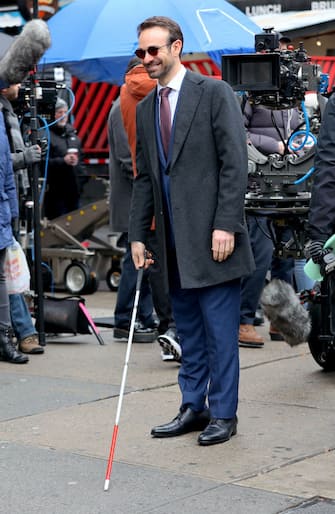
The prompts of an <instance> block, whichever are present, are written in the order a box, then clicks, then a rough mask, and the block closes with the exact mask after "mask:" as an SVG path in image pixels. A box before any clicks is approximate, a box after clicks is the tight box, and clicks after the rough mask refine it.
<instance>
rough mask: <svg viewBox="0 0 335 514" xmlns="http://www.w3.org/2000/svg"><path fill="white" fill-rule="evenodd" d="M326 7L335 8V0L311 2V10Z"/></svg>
mask: <svg viewBox="0 0 335 514" xmlns="http://www.w3.org/2000/svg"><path fill="white" fill-rule="evenodd" d="M325 9H335V1H334V0H330V1H327V2H325V1H323V2H311V10H312V11H316V10H320V11H321V10H325Z"/></svg>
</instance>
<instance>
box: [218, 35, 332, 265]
mask: <svg viewBox="0 0 335 514" xmlns="http://www.w3.org/2000/svg"><path fill="white" fill-rule="evenodd" d="M279 38H280V35H279V34H278V33H276V32H273V30H272V29H265V31H264V32H263V33H261V34H256V36H255V51H256V53H254V54H238V55H224V56H222V78H223V79H224V80H226V81H227V82H228V83H229V84H230V85H231V86H232V88H233V90H234V91H236V92H239V93H242V94H243V101H244V100H246V99H247V100H248V102H249V103H250V104H251V105H262V107H264V108H268V109H271V110H279V109H292V108H299V109H300V110H301V112H302V114H303V119H302V123H301V127H299V128H298V130H297V131H295V132H294V133H293V134H292V135H291V137H290V139H289V141H285V144H286V151H285V154H284V155H280V154H279V153H278V154H271V155H264V154H263V153H261V152H259V151H258V150H257V149H256V148H255V147H254V146H253V145H252V143H250V142H248V173H249V188H248V193H247V194H246V211H247V212H249V213H251V214H254V215H260V216H267V217H268V218H270V219H271V222H272V223H271V227H274V229H275V230H274V232H275V233H273V232H272V233H271V236H272V238H273V241H274V245H275V252H276V254H277V255H278V256H280V257H294V258H301V257H303V249H304V245H305V233H306V230H305V228H306V222H307V213H308V208H309V203H310V196H311V193H310V191H311V185H312V181H313V162H314V154H315V143H316V137H317V133H318V129H319V125H320V109H319V108H318V109H317V112H314V113H313V115H311V114H310V113H308V112H307V109H306V108H305V94H306V92H307V91H314V92H315V91H317V92H318V94H317V95H318V101H319V99H320V96H321V94H324V93H326V91H327V87H328V80H327V78H328V76H327V75H325V74H323V73H321V70H320V67H319V65H315V64H313V63H311V62H310V58H309V57H308V55H307V53H306V51H305V49H304V48H303V44H302V43H300V44H299V48H298V49H297V50H295V49H294V48H293V46H292V45H290V46H288V48H285V49H280V48H279V47H280V41H279ZM314 96H316V95H315V94H314ZM243 101H242V102H241V103H242V110H243ZM300 129H301V130H300ZM285 229H289V230H290V232H291V238H290V239H289V241H287V240H286V241H285V242H283V241H282V240H281V234H282V233H283V232H284V231H285ZM286 233H287V230H286Z"/></svg>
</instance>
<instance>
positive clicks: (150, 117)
mask: <svg viewBox="0 0 335 514" xmlns="http://www.w3.org/2000/svg"><path fill="white" fill-rule="evenodd" d="M156 99H157V94H156V90H155V91H154V92H153V93H152V94H151V97H150V101H148V102H146V103H145V109H143V120H147V123H145V124H144V137H145V139H146V142H147V145H148V150H149V158H150V166H151V169H152V170H153V171H154V173H155V175H156V176H157V179H158V180H159V178H160V177H159V173H160V171H159V159H158V149H157V141H156V125H155V108H156Z"/></svg>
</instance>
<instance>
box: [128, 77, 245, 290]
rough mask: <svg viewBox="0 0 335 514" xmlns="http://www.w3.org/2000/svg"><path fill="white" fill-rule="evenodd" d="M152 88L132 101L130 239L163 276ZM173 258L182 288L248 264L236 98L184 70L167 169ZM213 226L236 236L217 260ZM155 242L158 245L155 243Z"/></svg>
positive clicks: (222, 277)
mask: <svg viewBox="0 0 335 514" xmlns="http://www.w3.org/2000/svg"><path fill="white" fill-rule="evenodd" d="M156 101H157V92H156V89H154V90H153V91H152V92H151V93H150V94H149V95H148V96H147V97H145V98H144V99H143V100H142V101H141V102H140V103H139V104H138V106H137V117H136V124H137V150H136V152H137V170H138V175H137V177H136V180H135V182H134V188H133V196H132V204H131V214H130V225H129V240H130V241H141V242H143V243H145V244H146V246H147V248H148V249H150V248H151V239H152V237H153V232H152V231H150V226H151V221H152V217H153V215H154V216H155V223H156V230H155V231H154V233H155V237H156V242H155V245H154V247H153V248H154V257H155V259H158V261H159V264H160V266H161V268H162V270H163V273H164V274H165V277H166V285H167V263H166V234H165V223H164V215H163V202H162V187H161V169H160V162H159V158H158V150H157V141H156V132H155V105H156ZM167 171H168V173H169V176H170V195H171V206H172V215H173V228H174V237H175V243H176V255H177V262H178V268H179V273H180V279H181V286H182V288H198V287H207V286H212V285H216V284H220V283H223V282H227V281H229V280H233V279H236V278H239V277H242V276H245V275H248V274H249V273H251V272H252V271H253V269H254V261H253V257H252V251H251V248H250V244H249V238H248V233H247V227H246V224H245V216H244V196H245V192H246V188H247V148H246V134H245V129H244V125H243V120H242V113H241V108H240V106H239V103H238V101H237V99H236V97H235V94H234V92H233V91H232V89H231V87H230V86H229V85H228V84H227V83H225V82H224V81H221V80H215V79H213V78H209V77H205V76H202V75H199V74H197V73H193V72H190V71H187V72H186V75H185V77H184V80H183V83H182V87H181V90H180V93H179V99H178V105H177V108H176V113H175V132H174V144H173V152H172V158H171V161H170V165H169V167H168V170H167ZM214 229H221V230H227V231H231V232H234V233H235V250H234V252H233V254H232V255H231V256H230V257H229V258H228V259H227V260H226V261H224V262H220V263H219V262H216V261H214V260H213V258H212V250H211V247H212V232H213V230H214ZM156 243H157V244H156Z"/></svg>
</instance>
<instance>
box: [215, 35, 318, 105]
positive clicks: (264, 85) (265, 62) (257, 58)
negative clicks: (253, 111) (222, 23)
mask: <svg viewBox="0 0 335 514" xmlns="http://www.w3.org/2000/svg"><path fill="white" fill-rule="evenodd" d="M255 51H256V53H254V54H232V55H223V56H222V79H223V80H225V81H226V82H228V83H229V84H230V85H231V87H232V88H233V90H234V91H247V92H248V98H249V100H250V102H252V103H255V104H262V105H264V106H265V107H268V108H270V109H289V108H292V107H296V106H298V105H299V102H301V101H302V100H303V99H304V97H305V92H306V91H318V92H320V93H326V91H327V87H328V82H327V75H325V74H322V73H321V68H320V66H319V65H317V64H313V63H311V61H310V58H309V57H308V55H307V52H306V50H305V49H304V47H303V43H300V44H299V48H298V49H297V50H295V49H293V48H292V49H291V48H289V49H285V50H280V49H279V34H278V33H275V32H272V29H268V30H266V31H265V32H263V33H261V34H256V35H255Z"/></svg>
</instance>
